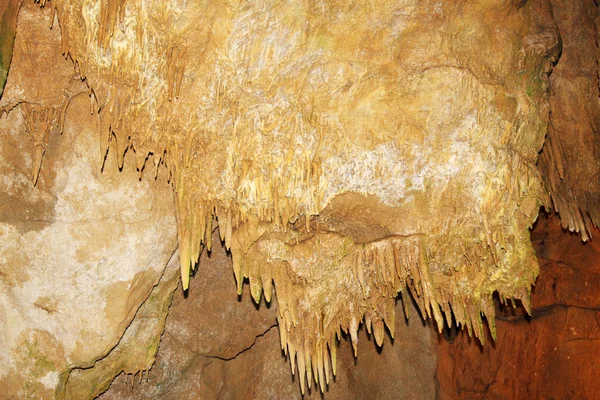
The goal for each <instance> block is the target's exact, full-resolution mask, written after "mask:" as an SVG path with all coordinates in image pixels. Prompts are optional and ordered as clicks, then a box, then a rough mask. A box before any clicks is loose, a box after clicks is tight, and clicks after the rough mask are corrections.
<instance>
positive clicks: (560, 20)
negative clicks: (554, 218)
mask: <svg viewBox="0 0 600 400" xmlns="http://www.w3.org/2000/svg"><path fill="white" fill-rule="evenodd" d="M552 12H553V15H554V19H555V20H556V22H557V24H558V28H559V31H560V36H561V38H562V49H563V50H562V55H561V57H560V61H559V62H558V65H557V66H556V68H555V69H554V71H553V73H552V75H551V77H550V89H551V96H550V113H551V114H550V123H549V125H548V137H547V140H546V144H545V145H544V150H543V152H542V154H541V157H540V163H539V167H540V171H541V172H542V174H543V176H544V182H545V183H546V186H547V188H548V191H549V193H550V195H551V197H552V204H553V207H554V209H555V210H556V211H558V212H559V213H560V218H561V221H562V223H563V227H565V228H568V229H569V230H570V231H572V232H573V231H575V232H580V233H581V236H582V238H583V240H587V238H588V236H590V235H591V234H592V231H593V230H592V224H594V225H598V224H599V223H600V179H599V177H600V141H599V140H598V132H600V75H599V73H600V65H599V61H600V48H599V47H598V43H599V41H600V33H599V27H600V8H599V6H598V2H596V1H594V0H582V1H558V0H555V1H552Z"/></svg>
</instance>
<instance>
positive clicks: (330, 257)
mask: <svg viewBox="0 0 600 400" xmlns="http://www.w3.org/2000/svg"><path fill="white" fill-rule="evenodd" d="M38 2H39V3H40V5H41V6H42V7H43V8H44V7H45V8H46V11H44V12H40V18H41V19H43V21H44V23H46V24H48V26H49V27H52V29H60V32H61V39H62V50H61V51H62V55H63V56H64V57H65V58H66V59H68V60H69V61H68V62H72V63H73V65H74V71H75V72H74V74H75V76H76V77H77V78H78V79H79V80H80V81H82V82H83V83H84V84H85V87H86V93H85V95H87V96H88V97H89V102H90V108H89V112H90V115H91V116H92V117H93V118H95V119H96V120H97V135H98V137H99V141H100V146H99V151H98V155H97V158H98V169H103V168H105V167H106V165H105V164H106V160H107V157H116V159H117V163H118V167H119V168H123V164H124V157H134V158H135V165H136V168H137V170H138V171H139V174H140V179H154V178H155V177H156V176H157V175H158V172H159V170H165V171H166V172H167V174H166V175H167V177H168V178H167V181H168V183H169V184H170V185H171V186H172V188H173V191H174V198H175V203H176V204H175V208H176V214H177V225H178V240H179V258H180V268H181V278H182V285H183V288H184V289H187V288H188V285H189V279H190V273H191V272H192V271H193V270H194V269H195V267H196V263H197V261H198V259H199V256H200V254H201V252H202V251H205V249H206V250H208V251H210V246H211V243H212V241H211V235H212V232H213V231H214V230H215V229H218V233H219V235H220V237H221V240H222V242H223V244H224V246H226V248H227V249H229V250H230V251H231V256H232V259H233V266H234V271H233V272H234V274H235V278H236V281H237V286H238V292H240V293H241V290H242V285H243V282H244V281H245V280H246V279H247V280H248V282H249V285H250V289H251V292H252V296H253V298H254V300H255V301H256V302H257V303H258V302H259V301H260V300H261V297H262V296H264V297H265V299H266V301H267V302H271V301H274V299H276V301H277V304H278V322H279V326H280V333H281V345H282V348H283V349H284V350H285V351H286V353H287V354H288V356H289V358H290V361H291V363H292V370H293V371H294V370H295V368H297V369H298V372H299V374H300V382H301V386H302V390H303V391H304V386H305V384H306V383H307V384H308V386H309V387H310V385H311V382H312V380H313V378H314V381H315V383H316V384H318V385H319V386H320V388H321V390H323V389H324V387H325V385H326V384H329V382H330V381H331V377H332V376H333V375H335V373H336V361H335V360H336V354H335V352H336V350H335V349H336V345H335V344H336V341H337V340H339V339H340V337H341V332H346V333H348V334H349V335H350V337H351V338H352V342H353V345H354V348H355V351H356V346H357V330H358V328H359V325H360V324H361V323H364V325H365V326H366V329H367V330H368V331H369V333H371V332H372V333H373V335H374V337H375V339H376V342H377V344H379V345H381V344H382V342H383V340H384V336H385V329H386V326H387V327H388V329H389V331H390V334H391V336H392V337H393V335H394V331H393V329H394V328H393V327H394V326H395V323H394V320H395V318H396V316H395V311H394V308H395V307H394V306H395V301H396V298H397V297H398V295H399V294H400V293H402V295H405V294H409V293H410V294H411V295H412V296H413V297H414V299H415V302H416V304H417V305H418V307H419V309H420V312H421V315H422V316H423V317H426V318H427V317H430V318H433V319H434V320H435V321H436V323H437V326H438V328H439V329H440V330H441V329H442V327H443V326H444V324H449V323H451V321H456V322H457V323H458V324H460V325H461V326H462V327H466V328H467V329H468V330H469V332H472V333H473V334H474V335H475V336H477V337H478V338H480V339H481V340H483V338H484V336H485V335H484V329H485V328H484V323H483V320H482V316H485V317H486V318H487V321H488V326H489V329H490V331H491V333H492V336H494V335H495V330H494V309H495V305H494V298H493V296H494V295H495V294H497V296H498V298H499V299H500V301H502V302H504V301H512V302H513V304H514V301H515V300H516V299H518V300H520V301H521V302H522V304H523V305H524V306H525V308H526V309H528V299H529V293H530V290H531V286H532V284H533V283H534V282H535V278H536V276H537V274H538V265H537V261H536V258H535V254H534V251H533V248H532V246H531V243H530V239H529V229H530V228H531V226H532V224H533V223H534V221H535V220H536V218H537V215H538V212H539V210H540V207H541V206H544V207H546V208H547V209H552V208H554V209H556V210H558V211H560V212H561V218H562V219H563V223H564V226H565V227H566V228H569V229H570V230H571V231H576V232H580V233H581V234H582V238H583V239H584V240H587V238H588V236H589V235H590V234H591V230H592V228H591V227H592V225H594V224H595V223H596V221H597V217H596V215H595V214H594V210H592V208H591V207H590V204H592V203H593V200H594V198H586V197H585V196H580V197H579V198H583V199H584V200H585V201H583V202H582V203H581V202H580V203H578V202H577V201H576V200H573V199H569V198H568V195H567V193H572V190H571V191H570V189H571V188H570V186H569V182H568V180H566V181H565V172H564V169H565V167H564V159H565V155H564V154H561V150H560V148H558V146H556V145H554V146H553V145H552V143H556V141H557V139H554V140H552V138H553V136H552V135H553V134H554V135H556V133H552V132H551V133H550V135H549V136H548V138H550V139H549V140H546V139H547V134H548V123H549V112H548V110H549V104H548V77H549V76H550V74H551V72H552V68H553V66H554V65H555V64H556V62H557V61H558V59H559V57H560V52H561V40H560V36H559V34H558V30H557V29H556V26H555V25H554V23H553V20H552V18H551V10H550V9H549V7H548V5H547V3H546V2H543V1H537V2H536V1H529V2H514V1H512V0H511V1H507V0H494V1H477V2H473V3H472V4H469V5H466V4H459V3H455V2H451V1H445V2H441V3H439V2H430V1H420V2H415V1H409V0H403V1H399V2H395V3H392V2H380V3H377V4H374V3H370V2H361V3H360V4H358V5H356V6H351V4H349V3H347V2H342V1H334V0H330V1H325V2H320V3H318V4H317V3H315V2H310V1H302V0H294V1H289V2H283V1H275V0H264V1H256V2H248V3H247V2H236V1H201V0H194V1H172V2H164V1H159V0H102V1H84V0H71V1H65V0H53V1H48V2H46V1H44V0H41V1H38ZM15 4H17V2H15ZM48 8H49V9H50V10H47V9H48ZM48 11H50V12H48ZM499 15H501V16H503V17H502V18H498V16H499ZM65 62H67V61H65ZM48 67H50V68H51V66H48ZM79 94H80V93H70V92H67V91H65V93H63V94H62V95H63V96H62V98H63V101H61V102H59V103H55V102H44V101H41V102H26V99H21V98H19V94H18V93H16V92H14V93H10V92H9V93H4V96H3V98H2V104H1V106H2V107H3V109H4V110H9V109H12V108H14V107H15V106H16V105H17V104H20V105H21V107H22V112H23V116H24V118H25V120H26V126H27V131H28V133H29V134H30V135H31V138H32V143H33V144H32V154H31V156H32V159H33V160H34V162H33V168H32V172H31V176H32V182H33V183H34V184H35V182H36V181H37V177H38V174H39V171H40V169H41V168H43V167H44V166H43V159H44V154H45V153H46V150H47V149H46V144H47V141H48V136H49V135H54V134H58V133H60V132H62V130H63V129H64V115H65V113H66V110H67V109H68V107H69V103H70V101H71V99H72V98H73V97H74V96H76V95H79ZM545 141H546V145H544V143H545ZM548 143H549V144H548ZM542 149H543V150H542ZM540 154H541V156H540ZM193 295H198V296H201V295H202V293H196V294H193ZM305 376H306V377H307V379H306V383H305V379H304V377H305Z"/></svg>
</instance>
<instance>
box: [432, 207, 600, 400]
mask: <svg viewBox="0 0 600 400" xmlns="http://www.w3.org/2000/svg"><path fill="white" fill-rule="evenodd" d="M532 241H533V243H534V245H535V247H536V252H537V255H538V260H539V263H540V276H539V277H538V279H537V281H536V285H535V287H534V289H533V291H532V294H531V304H532V313H531V315H527V314H526V313H525V312H524V311H523V310H522V308H520V307H519V308H516V309H513V308H512V307H499V309H498V314H497V315H498V316H497V320H496V327H497V329H498V337H497V339H496V340H495V341H494V343H493V344H491V345H489V346H481V344H480V343H478V342H476V341H474V340H473V339H472V338H469V337H468V335H466V334H465V332H458V333H457V332H456V331H455V332H452V333H450V332H447V334H446V336H445V337H440V339H439V348H438V367H437V379H438V381H439V398H441V399H458V398H462V399H490V398H492V399H507V398H510V399H522V398H544V399H592V398H596V397H597V393H598V390H600V382H599V381H598V374H599V373H600V368H599V367H598V362H597V358H596V355H597V354H598V352H599V351H600V333H599V329H598V328H599V326H600V322H599V321H600V299H599V297H598V293H599V292H600V262H599V260H600V245H599V244H598V243H597V241H596V240H592V241H591V242H588V243H586V244H583V243H581V238H580V237H579V236H578V235H574V234H570V233H569V232H567V231H565V230H564V229H562V227H561V221H560V220H559V219H558V218H557V217H556V216H554V215H553V216H548V215H544V216H542V217H540V219H539V220H538V222H537V224H536V226H535V228H534V229H533V232H532Z"/></svg>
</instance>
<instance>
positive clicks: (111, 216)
mask: <svg viewBox="0 0 600 400" xmlns="http://www.w3.org/2000/svg"><path fill="white" fill-rule="evenodd" d="M42 15H43V16H44V18H45V20H43V21H42V23H40V10H39V6H38V5H36V4H34V3H33V2H25V3H24V4H23V6H22V7H21V9H20V13H19V23H18V29H17V35H16V39H15V46H14V50H13V53H14V54H13V55H14V56H13V61H12V64H11V72H10V75H9V78H8V81H7V84H6V87H5V91H4V96H3V98H2V101H3V103H2V104H3V105H6V104H7V102H10V107H9V109H7V110H6V111H8V112H7V113H5V114H4V115H3V116H2V117H1V118H0V186H1V189H2V190H1V191H0V343H1V351H0V388H1V389H2V394H1V395H0V397H2V398H10V399H13V398H14V399H26V398H48V399H49V398H55V397H59V398H62V396H63V394H64V388H65V385H66V382H67V381H68V380H69V376H70V374H71V371H73V370H76V369H80V368H89V367H90V366H93V365H94V364H95V362H96V361H97V360H99V359H100V358H102V357H104V356H105V355H106V354H108V353H109V352H111V349H113V347H114V346H116V345H117V343H119V342H120V341H121V340H122V336H123V334H124V332H125V330H126V328H127V327H128V326H129V325H130V323H131V321H132V320H133V318H134V316H135V315H136V313H138V308H139V307H140V305H141V304H142V303H143V302H144V301H145V300H146V299H147V298H149V295H150V293H151V292H152V291H153V287H154V286H155V285H157V284H158V283H159V282H160V281H164V280H168V279H171V280H175V285H176V283H177V278H178V272H177V262H176V260H177V257H176V249H177V235H176V228H175V227H176V223H175V213H174V211H173V207H172V204H173V197H172V192H171V190H170V189H169V188H168V187H166V186H165V185H164V184H163V183H162V182H159V181H153V180H145V181H140V180H139V174H138V173H137V172H136V171H135V169H134V168H132V165H131V163H128V164H129V165H127V166H125V167H124V168H123V171H122V172H119V171H118V169H117V168H116V162H115V161H114V160H110V161H109V166H111V168H106V169H105V171H103V172H102V171H100V169H99V168H98V163H97V157H94V156H91V155H96V154H98V146H99V139H98V136H97V135H96V134H95V124H97V122H98V121H97V117H94V116H92V115H90V112H89V100H88V98H87V92H86V91H85V88H84V87H83V84H82V82H81V80H80V79H77V78H75V79H74V72H73V67H72V65H69V63H68V62H66V61H65V60H64V58H63V57H61V55H60V52H59V49H60V34H59V32H58V31H56V30H49V29H48V26H49V22H48V21H49V14H42ZM65 99H69V101H70V102H69V107H68V109H66V114H65V117H64V129H63V130H62V132H61V128H62V127H63V125H61V127H58V126H48V125H45V119H44V118H45V115H44V110H45V108H46V106H48V105H55V104H62V103H63V101H64V100H65ZM34 130H35V131H41V132H42V141H43V149H44V151H46V152H47V153H48V154H47V155H48V156H47V157H45V158H44V163H43V164H44V165H43V168H41V169H40V168H38V166H36V160H35V157H36V155H39V152H37V150H38V149H40V148H41V147H40V144H39V143H38V142H37V139H33V136H30V135H29V132H32V131H34ZM44 134H46V136H45V137H44ZM38 138H39V137H38ZM34 175H35V179H36V181H37V182H36V185H35V187H34V186H33V185H32V179H33V177H34ZM174 256H175V258H173V257H174ZM170 260H173V263H172V265H173V266H175V268H171V269H170V270H168V271H166V267H167V265H168V263H169V261H170ZM163 287H164V285H163ZM174 289H175V286H173V285H172V287H171V289H170V290H171V293H172V292H173V290H174ZM163 303H166V304H167V305H168V302H164V301H163ZM165 316H166V310H164V311H163V315H161V316H160V317H157V318H155V321H154V322H155V323H154V327H153V328H150V327H149V328H148V329H149V330H152V329H153V330H154V331H153V334H152V335H151V336H152V338H151V339H152V340H153V341H154V342H156V343H155V345H154V352H155V351H156V348H157V347H158V343H157V342H158V338H159V335H160V332H161V329H160V328H161V326H162V325H161V324H164V318H165ZM161 320H162V322H161ZM138 344H140V345H143V342H138ZM153 356H154V354H153V353H152V352H151V351H150V352H148V354H143V355H141V356H140V357H130V359H129V360H128V361H129V362H130V365H131V366H133V365H134V364H135V368H136V371H138V370H140V369H143V370H145V369H148V368H149V367H150V366H151V364H152V359H153V358H152V357H153ZM136 362H137V364H136ZM119 371H120V369H119V368H117V366H114V371H113V375H111V376H110V378H109V380H108V382H107V384H108V383H110V380H111V379H112V377H113V376H114V373H118V372H119ZM88 392H90V389H89V388H86V392H82V393H79V394H77V395H75V396H73V398H78V399H80V398H86V397H87V398H89V397H90V393H88ZM91 392H92V393H91V394H92V396H91V397H93V390H92V391H91Z"/></svg>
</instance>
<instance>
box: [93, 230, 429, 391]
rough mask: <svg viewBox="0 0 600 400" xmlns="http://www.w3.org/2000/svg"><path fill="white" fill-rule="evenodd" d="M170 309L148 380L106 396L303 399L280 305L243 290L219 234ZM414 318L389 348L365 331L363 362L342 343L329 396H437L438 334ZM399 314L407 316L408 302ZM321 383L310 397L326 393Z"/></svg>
mask: <svg viewBox="0 0 600 400" xmlns="http://www.w3.org/2000/svg"><path fill="white" fill-rule="evenodd" d="M212 249H213V250H212V254H211V256H210V258H207V257H205V256H204V255H203V256H202V259H201V261H200V264H199V270H198V272H197V273H196V275H195V276H194V277H193V278H192V279H191V281H190V294H189V296H188V297H187V298H184V297H183V295H182V293H181V291H178V292H177V293H176V295H175V299H174V301H173V304H172V306H171V308H170V311H169V316H168V319H167V327H166V330H165V333H164V335H163V338H162V340H161V343H160V349H159V352H158V356H157V362H156V364H155V366H154V367H153V369H152V370H151V371H150V374H149V377H148V379H147V380H146V379H143V380H142V381H141V382H139V381H138V380H137V379H136V380H135V382H134V383H133V385H132V382H131V377H128V376H126V375H121V376H119V377H118V378H117V379H116V380H115V381H114V382H113V384H112V386H111V387H110V389H109V390H108V391H107V392H106V393H104V394H103V395H102V396H100V400H117V399H159V398H160V399H301V398H302V396H301V393H300V386H299V382H298V376H297V373H298V372H297V371H296V376H295V377H292V374H291V370H290V366H289V363H286V360H285V356H284V354H283V352H282V350H281V342H280V339H279V332H278V329H279V328H278V327H277V325H276V315H277V313H276V307H277V305H276V304H272V305H271V306H270V307H266V305H265V303H264V301H263V302H261V304H260V306H258V307H256V306H255V305H254V303H252V299H251V297H250V293H249V288H248V286H245V287H244V292H243V294H242V296H240V298H239V299H238V297H237V295H236V294H235V287H236V283H235V279H234V277H233V274H232V273H231V268H232V266H231V263H232V262H231V257H229V256H228V255H227V254H226V252H225V250H224V249H223V248H222V246H221V244H220V243H219V242H218V240H217V239H216V238H214V240H213V247H212ZM410 309H411V313H412V315H411V318H410V321H409V323H408V324H407V323H406V321H405V319H404V318H398V321H397V323H396V339H395V341H394V342H393V343H392V342H389V341H388V342H386V343H385V345H384V348H383V349H382V350H381V349H379V350H378V348H377V347H376V345H375V342H374V339H373V337H372V336H371V337H370V338H369V337H367V335H366V332H365V330H364V327H363V328H361V330H360V343H361V344H360V346H359V350H358V357H357V358H356V359H355V358H354V355H353V350H352V346H351V343H350V341H349V338H348V337H346V336H344V338H343V340H341V342H340V343H339V346H340V348H339V350H338V372H337V377H336V379H335V382H332V383H331V384H330V385H329V387H328V390H327V391H326V393H325V395H324V398H325V399H353V398H354V399H365V398H379V399H392V398H403V399H422V398H433V397H434V395H435V380H434V372H435V366H436V356H435V346H436V336H437V335H436V334H435V333H434V331H433V329H432V327H431V325H429V324H428V325H426V324H424V323H423V321H422V320H421V318H420V316H419V315H418V312H417V311H416V310H415V308H414V306H412V305H411V307H410ZM398 315H403V312H402V307H401V304H400V301H399V302H398ZM320 397H321V395H320V393H319V391H318V389H317V388H316V387H314V386H313V388H312V390H311V392H310V393H307V395H305V396H304V398H320Z"/></svg>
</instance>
